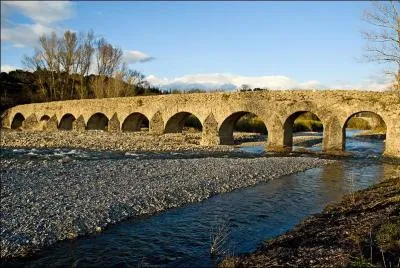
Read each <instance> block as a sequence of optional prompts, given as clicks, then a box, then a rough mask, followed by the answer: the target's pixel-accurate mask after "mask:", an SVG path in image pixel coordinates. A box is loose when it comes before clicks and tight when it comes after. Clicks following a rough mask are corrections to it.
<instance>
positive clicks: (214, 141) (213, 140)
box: [200, 113, 220, 146]
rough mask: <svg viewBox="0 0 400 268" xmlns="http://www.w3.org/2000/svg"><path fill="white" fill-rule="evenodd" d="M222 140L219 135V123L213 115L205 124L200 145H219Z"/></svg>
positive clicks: (208, 117)
mask: <svg viewBox="0 0 400 268" xmlns="http://www.w3.org/2000/svg"><path fill="white" fill-rule="evenodd" d="M219 143H220V138H219V135H218V122H217V120H215V118H214V115H213V114H212V113H211V114H210V115H208V116H207V118H206V119H205V120H204V122H203V132H202V136H201V142H200V145H204V146H213V145H219Z"/></svg>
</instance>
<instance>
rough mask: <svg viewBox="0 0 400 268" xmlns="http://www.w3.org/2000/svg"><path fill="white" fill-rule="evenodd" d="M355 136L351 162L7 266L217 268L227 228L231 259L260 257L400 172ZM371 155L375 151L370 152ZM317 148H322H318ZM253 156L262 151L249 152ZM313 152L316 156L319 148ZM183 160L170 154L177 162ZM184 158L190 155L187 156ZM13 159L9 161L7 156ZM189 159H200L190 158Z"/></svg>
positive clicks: (125, 225)
mask: <svg viewBox="0 0 400 268" xmlns="http://www.w3.org/2000/svg"><path fill="white" fill-rule="evenodd" d="M353 134H354V132H349V133H348V138H347V143H346V148H347V150H348V151H350V152H352V153H353V154H354V156H353V157H348V158H346V160H345V161H338V162H337V163H335V164H332V165H328V166H325V167H322V168H315V169H310V170H307V171H304V172H300V173H297V174H293V175H289V176H284V177H281V178H279V179H276V180H272V181H269V182H267V183H261V184H258V185H256V186H253V187H248V188H244V189H239V190H236V191H233V192H230V193H227V194H223V195H217V196H214V197H212V198H210V199H207V200H205V201H203V202H200V203H195V204H190V205H187V206H184V207H181V208H176V209H171V210H168V211H165V212H162V213H160V214H157V215H153V216H147V217H140V218H135V219H130V220H127V221H124V222H122V223H119V224H116V225H113V226H110V227H109V228H107V229H106V230H105V231H104V232H102V233H99V234H96V235H91V236H87V237H83V238H79V239H76V240H70V241H63V242H60V243H57V244H55V245H53V246H52V247H51V248H47V249H44V250H43V251H42V252H40V253H39V254H38V255H36V256H34V257H31V258H29V259H16V260H12V261H10V262H7V263H3V265H5V266H7V267H50V266H51V267H66V266H68V267H211V266H213V264H214V263H215V262H216V261H218V258H216V257H212V256H211V255H210V246H211V234H212V233H213V230H216V229H218V228H219V227H224V228H225V230H226V234H227V238H226V239H225V241H224V244H223V246H222V248H223V250H224V251H225V252H228V253H229V254H240V253H245V252H250V251H253V250H255V249H256V248H257V246H259V245H260V243H262V241H263V240H265V239H268V238H271V237H273V236H276V235H279V234H281V233H283V232H285V231H287V230H289V229H291V228H293V227H294V226H295V225H296V224H297V223H299V222H300V221H301V220H303V219H304V218H305V217H307V216H309V215H311V214H313V213H318V212H320V211H321V210H322V209H323V207H325V206H326V205H327V204H328V203H330V202H333V201H337V200H339V199H340V198H341V197H342V196H343V194H345V193H348V192H350V191H355V190H358V189H362V188H365V187H368V186H369V185H371V184H373V183H375V182H377V181H379V180H380V179H381V178H383V177H384V176H389V175H390V174H392V173H393V172H394V170H395V169H396V168H397V166H395V165H393V164H389V163H385V162H384V161H382V160H381V158H380V157H379V155H380V153H381V152H382V151H383V146H384V143H383V141H377V140H359V139H356V138H353ZM366 148H368V149H366ZM314 149H315V148H314ZM239 150H246V151H247V152H251V153H252V156H251V157H262V155H263V154H264V152H263V148H259V147H243V148H240V149H239ZM312 150H313V149H312ZM13 154H14V156H13V157H24V156H26V155H28V154H30V155H31V156H37V157H58V156H64V155H66V154H67V155H70V156H71V157H76V158H79V157H80V158H81V159H82V161H84V159H86V158H96V157H110V158H112V157H135V158H138V157H167V156H166V155H165V154H116V153H111V152H110V153H108V154H104V153H99V152H97V153H96V152H89V151H83V150H72V151H71V150H13ZM174 156H177V154H169V156H168V157H174ZM179 156H180V157H185V155H180V154H179ZM8 157H10V156H8ZM187 157H199V155H196V154H190V155H188V156H187Z"/></svg>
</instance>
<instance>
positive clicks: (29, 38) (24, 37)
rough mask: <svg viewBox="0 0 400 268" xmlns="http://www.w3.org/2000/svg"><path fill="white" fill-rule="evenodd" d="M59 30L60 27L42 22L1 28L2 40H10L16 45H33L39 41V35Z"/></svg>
mask: <svg viewBox="0 0 400 268" xmlns="http://www.w3.org/2000/svg"><path fill="white" fill-rule="evenodd" d="M59 31H60V29H56V28H52V27H49V26H46V25H42V24H40V23H35V24H20V25H13V26H12V27H9V28H3V29H1V41H10V42H12V44H13V46H14V47H25V46H31V45H33V44H35V43H36V42H37V40H38V37H39V36H41V35H43V34H50V33H52V32H59Z"/></svg>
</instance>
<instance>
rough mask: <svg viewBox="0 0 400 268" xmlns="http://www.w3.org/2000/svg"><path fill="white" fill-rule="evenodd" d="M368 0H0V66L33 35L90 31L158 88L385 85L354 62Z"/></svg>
mask: <svg viewBox="0 0 400 268" xmlns="http://www.w3.org/2000/svg"><path fill="white" fill-rule="evenodd" d="M372 7H373V6H372V4H371V2H366V1H360V2H313V1H310V2H284V1H283V2H211V1H209V2H129V1H121V2H115V1H113V2H111V1H110V2H106V1H98V2H89V1H88V2H83V1H78V2H61V1H54V2H39V1H37V2H36V1H30V2H17V1H10V2H8V1H2V2H1V70H2V71H10V70H13V69H16V68H23V65H22V63H21V60H22V58H23V56H24V55H33V53H34V48H35V47H37V46H38V41H37V40H38V37H39V36H40V35H42V34H49V33H51V32H52V31H55V32H56V33H59V34H60V33H62V32H63V31H65V30H72V31H76V32H81V31H82V32H86V31H88V30H90V29H92V30H93V31H94V32H95V34H97V35H98V36H104V37H105V38H106V39H107V40H108V41H109V42H110V43H111V44H113V45H116V46H118V47H120V48H121V49H122V50H123V51H124V60H125V61H126V62H127V63H128V64H129V66H130V67H131V68H132V69H135V70H138V71H140V72H142V73H144V74H145V75H146V77H147V80H148V81H149V82H151V83H152V84H153V85H155V86H160V87H162V88H181V89H190V88H194V87H197V88H205V89H215V88H225V89H233V88H235V87H238V86H240V85H242V84H249V85H250V86H251V87H268V88H271V89H288V88H307V89H311V88H338V89H339V88H343V89H348V88H354V89H357V88H360V89H367V90H380V89H382V88H384V87H386V86H387V84H388V80H387V78H385V77H384V75H383V70H384V67H383V66H380V65H377V64H371V63H366V62H365V61H363V60H362V55H363V48H364V47H365V45H366V41H365V40H364V39H363V38H362V37H361V34H360V32H361V31H362V30H364V29H368V27H369V26H368V24H366V23H365V22H364V21H363V20H362V14H363V11H364V10H366V9H371V8H372Z"/></svg>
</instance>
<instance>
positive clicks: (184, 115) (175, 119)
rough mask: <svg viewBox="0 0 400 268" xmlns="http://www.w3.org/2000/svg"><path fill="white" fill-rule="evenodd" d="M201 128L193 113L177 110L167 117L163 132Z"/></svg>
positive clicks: (200, 129) (196, 130)
mask: <svg viewBox="0 0 400 268" xmlns="http://www.w3.org/2000/svg"><path fill="white" fill-rule="evenodd" d="M202 130H203V125H202V124H201V122H200V120H199V119H198V118H197V117H196V116H195V115H194V114H192V113H189V112H179V113H177V114H175V115H173V116H172V117H171V118H170V119H168V121H167V124H166V125H165V130H164V133H182V132H184V131H185V132H199V131H202Z"/></svg>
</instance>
